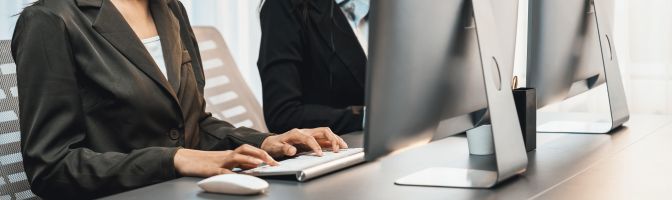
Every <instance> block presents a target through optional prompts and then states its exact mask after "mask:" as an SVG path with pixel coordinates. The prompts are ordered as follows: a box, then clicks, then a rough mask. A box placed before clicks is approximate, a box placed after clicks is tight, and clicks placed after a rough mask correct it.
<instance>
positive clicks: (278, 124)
mask: <svg viewBox="0 0 672 200" xmlns="http://www.w3.org/2000/svg"><path fill="white" fill-rule="evenodd" d="M292 2H293V1H288V0H267V1H266V2H265V3H264V5H263V8H262V10H261V15H260V20H261V32H262V35H261V47H260V52H259V60H258V63H257V64H258V67H259V74H260V76H261V81H262V87H263V101H264V115H265V117H266V122H267V125H268V128H269V130H271V131H273V132H285V131H288V130H290V129H292V128H315V127H325V126H326V127H330V128H331V129H332V130H333V131H334V132H335V133H338V134H345V133H349V132H352V131H357V130H361V129H362V115H360V114H358V111H359V110H358V109H356V108H355V107H350V108H344V109H339V108H333V107H329V106H325V105H318V104H307V103H304V102H303V101H302V99H303V98H302V96H303V92H302V88H303V85H302V83H301V75H300V73H299V68H300V66H301V63H302V62H303V60H304V58H303V55H304V52H303V51H304V50H303V48H302V47H303V46H304V45H305V44H304V43H303V40H302V38H301V35H302V33H301V31H302V30H301V29H302V28H301V27H302V25H301V24H302V22H301V21H300V20H303V19H301V17H299V16H298V15H297V14H296V12H299V11H297V9H296V8H294V7H295V6H294V5H293V3H292ZM308 67H313V66H308ZM315 67H316V66H315Z"/></svg>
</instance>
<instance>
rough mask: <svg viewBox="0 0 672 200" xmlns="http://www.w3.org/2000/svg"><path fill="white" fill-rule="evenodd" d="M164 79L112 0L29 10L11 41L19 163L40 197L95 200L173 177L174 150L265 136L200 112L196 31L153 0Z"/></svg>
mask: <svg viewBox="0 0 672 200" xmlns="http://www.w3.org/2000/svg"><path fill="white" fill-rule="evenodd" d="M150 2H151V3H150V6H151V11H152V15H153V18H154V20H155V23H156V25H157V28H158V31H159V35H160V37H161V44H162V46H163V53H164V56H165V62H166V65H167V66H166V68H167V72H168V79H167V80H166V78H165V77H164V75H163V74H162V73H161V72H160V71H159V68H158V67H157V65H156V64H155V63H154V61H153V59H152V58H151V56H150V55H149V53H148V52H147V50H146V49H145V48H144V46H143V44H142V43H141V41H140V40H139V38H138V37H137V36H136V35H135V33H134V32H133V31H132V30H131V28H130V26H129V25H128V24H127V23H126V22H125V20H124V19H123V17H122V16H121V14H120V13H119V12H118V10H117V9H116V8H115V7H114V5H113V4H112V3H111V1H109V0H46V1H40V2H39V3H37V4H36V5H33V6H29V7H28V8H26V9H25V10H24V11H23V13H22V14H21V16H20V17H19V20H18V23H17V26H16V32H15V33H14V38H13V40H12V53H13V56H14V59H15V61H16V64H17V79H18V89H19V94H20V95H19V101H20V111H21V113H20V123H21V133H22V135H21V139H22V141H21V146H22V153H23V159H24V160H23V162H24V167H25V170H26V174H27V175H28V179H29V181H30V184H31V187H32V191H33V192H34V193H35V194H37V195H39V196H41V197H44V198H55V199H75V198H77V199H78V198H93V197H100V196H104V195H109V194H112V193H117V192H121V191H124V190H129V189H132V188H137V187H141V186H145V185H149V184H154V183H158V182H162V181H166V180H169V179H173V178H176V177H177V174H176V173H175V168H174V165H173V156H174V154H175V152H176V151H177V149H178V147H186V148H194V149H203V150H225V149H232V148H235V147H237V146H239V145H241V144H243V143H249V144H252V145H255V146H260V144H261V142H262V141H263V140H264V139H265V138H266V137H267V136H268V134H264V133H257V132H256V131H254V130H251V129H246V128H239V129H236V128H234V127H233V126H232V125H231V124H229V123H226V122H223V121H220V120H218V119H215V118H213V117H211V115H210V114H209V113H206V112H205V110H204V109H205V101H204V98H203V95H202V94H203V86H204V83H205V81H204V74H203V69H202V66H201V59H200V54H199V50H198V46H197V43H196V40H195V38H194V34H193V32H192V30H191V28H190V24H189V20H188V19H187V15H186V12H185V11H184V8H183V7H182V5H181V4H180V3H179V2H178V1H177V0H151V1H150Z"/></svg>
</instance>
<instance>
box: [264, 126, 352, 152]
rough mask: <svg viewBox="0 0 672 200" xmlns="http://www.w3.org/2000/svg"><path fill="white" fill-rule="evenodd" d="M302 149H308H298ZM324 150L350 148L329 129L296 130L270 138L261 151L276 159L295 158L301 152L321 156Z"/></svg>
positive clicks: (266, 140)
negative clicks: (309, 152)
mask: <svg viewBox="0 0 672 200" xmlns="http://www.w3.org/2000/svg"><path fill="white" fill-rule="evenodd" d="M301 147H306V148H305V149H297V148H301ZM322 148H332V149H335V150H336V151H338V150H339V149H341V148H348V145H347V144H346V143H345V141H343V139H341V137H339V136H337V135H336V134H334V133H333V132H332V131H331V130H330V129H329V128H315V129H294V130H291V131H289V132H287V133H284V134H280V135H273V136H270V137H268V138H266V139H265V140H264V141H263V142H262V144H261V149H263V150H265V151H266V152H268V153H269V154H271V156H273V157H276V158H277V157H283V156H294V155H295V154H297V153H299V152H300V151H301V150H307V151H312V152H315V153H316V154H317V155H321V154H322Z"/></svg>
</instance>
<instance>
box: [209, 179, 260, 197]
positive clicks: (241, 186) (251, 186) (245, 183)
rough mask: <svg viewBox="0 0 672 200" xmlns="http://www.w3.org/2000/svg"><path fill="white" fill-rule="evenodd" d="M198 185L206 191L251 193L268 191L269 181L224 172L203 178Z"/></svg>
mask: <svg viewBox="0 0 672 200" xmlns="http://www.w3.org/2000/svg"><path fill="white" fill-rule="evenodd" d="M198 186H199V187H201V188H202V189H203V190H205V191H206V192H212V193H222V194H236V195H251V194H259V193H264V192H266V190H267V189H268V182H266V181H265V180H264V179H260V178H257V177H254V176H250V175H244V174H222V175H217V176H213V177H210V178H206V179H203V180H202V181H199V182H198Z"/></svg>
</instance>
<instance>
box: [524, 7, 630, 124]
mask: <svg viewBox="0 0 672 200" xmlns="http://www.w3.org/2000/svg"><path fill="white" fill-rule="evenodd" d="M603 1H604V0H595V1H593V3H592V5H591V6H593V8H594V11H595V16H596V20H597V23H596V24H597V32H598V34H599V42H600V47H601V50H602V61H603V64H604V65H603V66H604V74H605V77H606V87H607V96H608V98H609V110H610V116H609V118H607V119H605V117H600V116H589V117H584V118H581V119H580V120H576V117H575V116H572V115H571V114H565V115H561V118H563V119H560V120H554V121H550V122H546V123H544V124H539V125H538V126H537V131H538V132H542V133H587V134H604V133H609V132H610V131H611V130H613V129H615V128H618V127H620V126H622V125H623V124H624V123H625V122H627V121H628V120H629V118H630V112H629V111H628V104H627V101H626V98H625V90H624V88H623V80H622V79H621V71H620V70H619V67H618V59H617V57H616V52H615V49H614V48H615V47H614V44H613V42H614V41H613V37H612V35H611V34H612V33H613V29H612V27H611V20H610V19H609V16H608V15H607V14H605V13H606V9H608V8H607V5H608V4H606V3H604V2H603ZM539 116H540V118H541V117H544V116H543V115H542V114H541V113H540V115H539Z"/></svg>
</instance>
